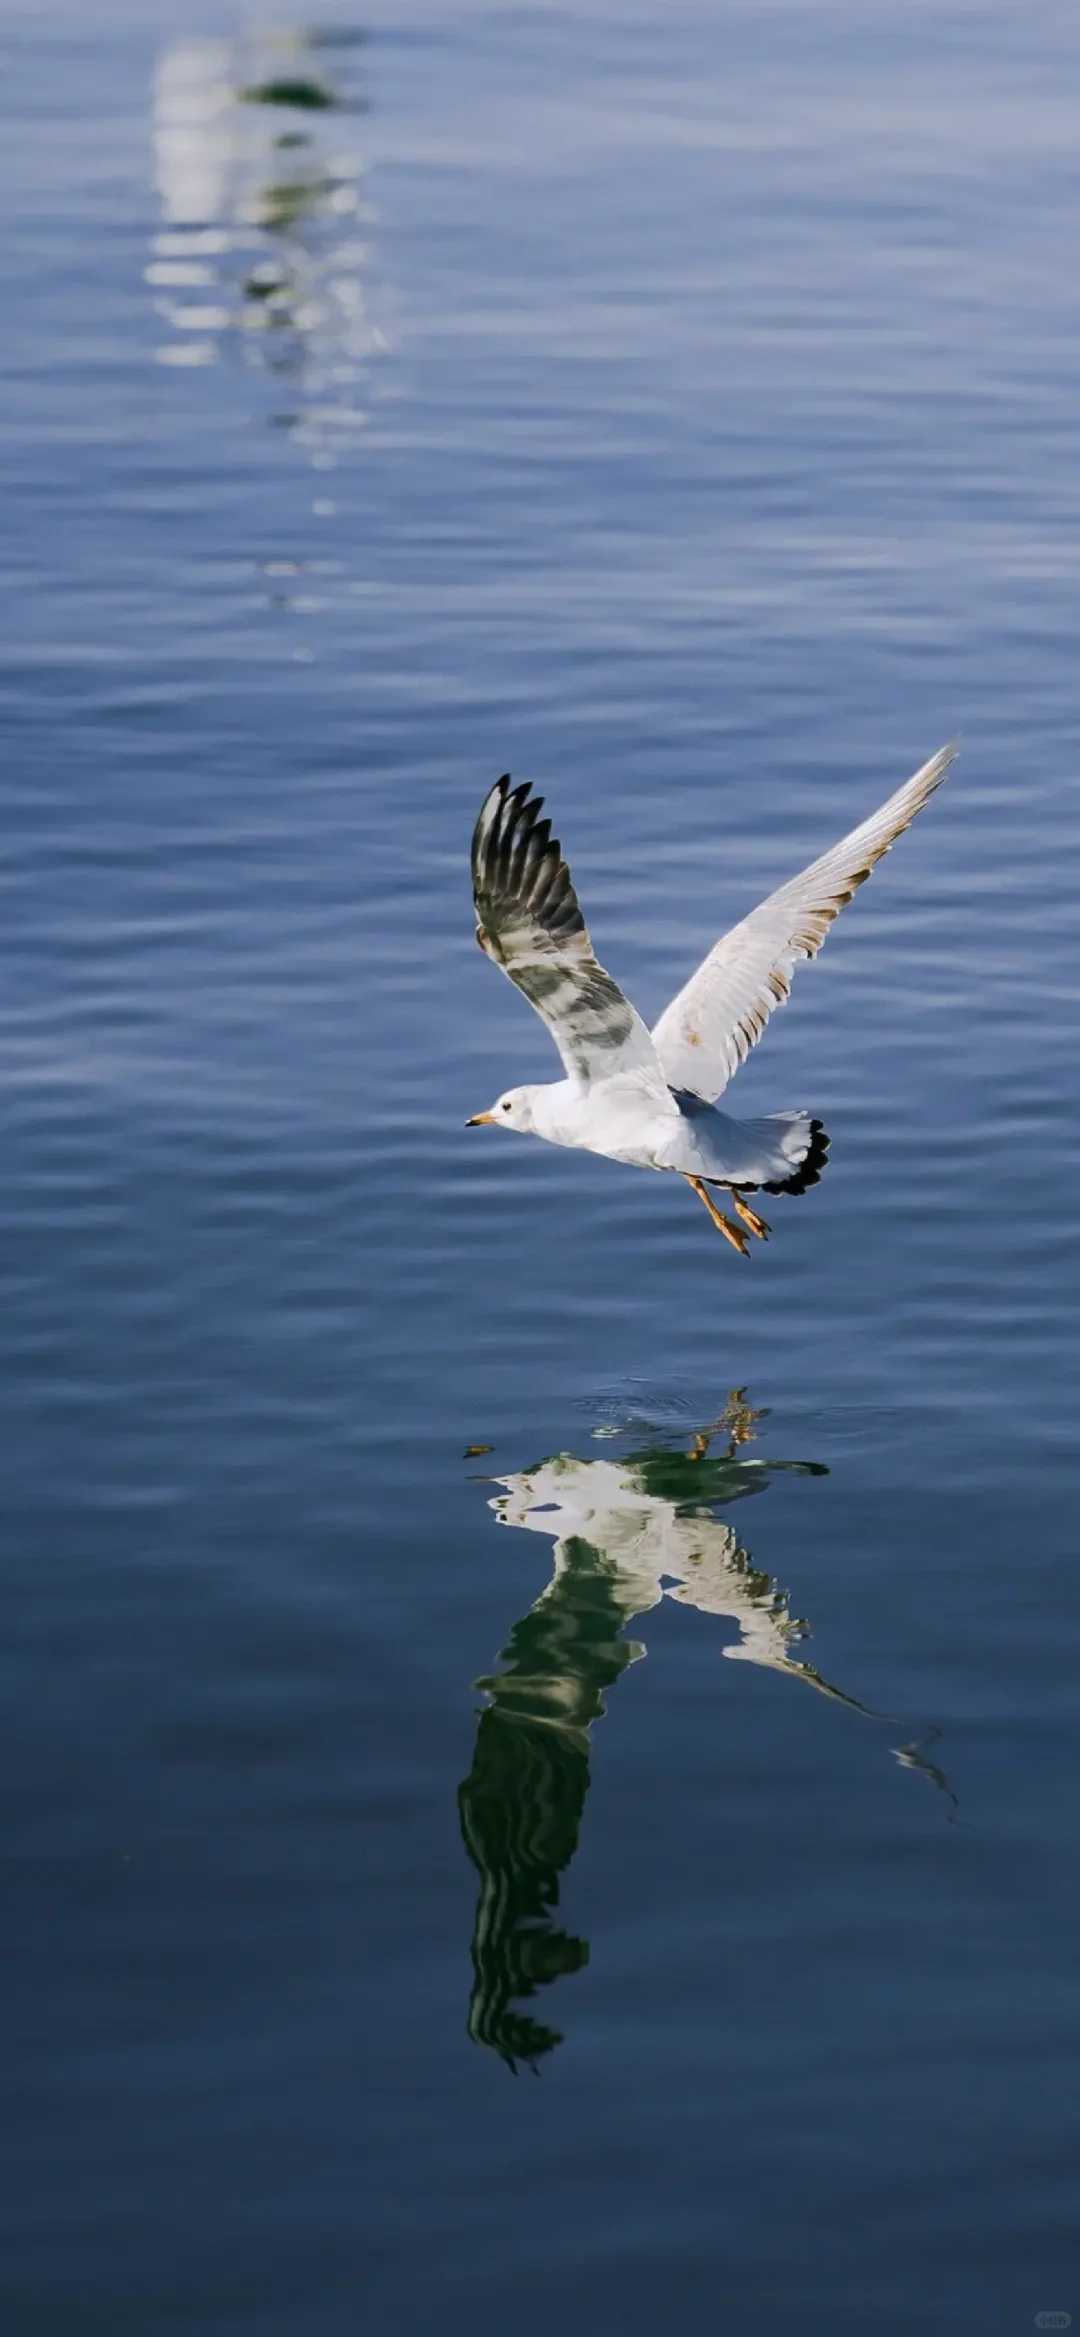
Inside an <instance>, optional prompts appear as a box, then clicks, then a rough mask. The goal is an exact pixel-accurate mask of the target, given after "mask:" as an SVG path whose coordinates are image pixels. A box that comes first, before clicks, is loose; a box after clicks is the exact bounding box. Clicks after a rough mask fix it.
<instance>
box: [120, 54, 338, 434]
mask: <svg viewBox="0 0 1080 2337" xmlns="http://www.w3.org/2000/svg"><path fill="white" fill-rule="evenodd" d="M361 54H362V49H361V44H360V40H359V36H357V35H355V34H353V35H346V34H345V33H343V32H342V33H339V34H337V35H330V34H316V33H307V32H303V31H295V32H273V33H270V32H264V33H259V32H255V33H249V34H245V35H242V36H240V37H238V38H237V39H235V40H195V39H191V40H176V41H173V42H171V43H170V44H169V46H168V48H167V49H166V50H165V51H164V53H163V55H162V56H161V59H160V61H159V64H158V67H157V72H156V75H155V81H154V154H155V181H156V186H157V191H158V195H159V198H160V201H161V211H162V227H161V230H160V232H159V233H158V234H157V235H156V236H155V237H154V245H153V256H152V258H151V260H150V261H149V263H148V265H147V267H146V269H145V277H146V282H147V284H148V285H149V286H150V288H151V291H152V294H153V297H154V304H155V307H156V309H157V312H158V315H159V316H160V318H161V320H162V323H163V325H164V326H165V328H166V334H165V337H164V338H163V339H162V341H161V343H160V344H159V347H158V349H157V351H156V354H157V357H158V360H159V362H160V363H162V364H165V365H209V364H213V363H214V362H215V360H216V359H217V358H218V357H219V356H220V355H222V354H224V352H225V351H226V350H227V349H228V348H236V349H237V350H238V351H240V352H242V354H243V356H244V358H245V359H246V360H247V361H248V362H250V363H252V364H253V365H255V366H256V367H258V368H259V370H260V371H261V372H262V373H263V374H264V375H266V376H269V377H271V378H277V377H279V376H286V377H289V379H290V380H291V383H292V386H293V396H292V400H291V405H292V410H291V412H290V416H289V427H290V429H291V431H292V434H293V435H294V436H295V437H296V438H298V439H299V440H300V441H301V442H302V443H304V444H306V445H307V446H309V447H310V448H311V450H312V454H313V459H314V460H315V462H316V465H320V464H322V465H326V466H329V465H330V464H331V463H332V462H333V460H334V457H335V455H336V454H337V452H338V451H339V450H340V449H341V447H342V446H343V444H346V443H348V442H349V441H351V440H352V439H353V438H354V437H355V434H356V432H357V431H358V430H360V429H361V428H362V427H363V424H364V421H365V418H366V417H365V412H364V405H363V398H362V379H363V371H364V368H365V366H366V364H367V362H368V361H369V360H370V358H371V356H372V355H373V353H374V352H375V351H376V350H377V349H379V348H380V347H381V346H382V345H383V335H382V334H381V332H380V330H379V328H378V326H377V325H376V324H375V323H374V322H373V320H372V317H371V315H370V306H369V301H368V297H367V293H366V290H365V284H364V269H365V265H366V263H367V259H368V246H367V244H366V243H365V241H364V240H363V230H364V228H365V227H366V226H367V225H368V224H369V223H370V220H371V218H372V216H373V214H372V213H371V211H370V209H369V208H368V207H367V206H366V205H365V204H364V203H363V202H362V200H361V184H362V179H363V171H364V164H363V160H362V157H361V156H360V154H359V152H358V151H357V150H356V145H355V139H354V137H351V136H350V132H354V131H355V124H356V120H357V118H358V116H359V114H360V113H361V112H362V109H363V99H362V94H361V89H360V76H359V60H360V56H361Z"/></svg>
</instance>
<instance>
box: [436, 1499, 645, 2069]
mask: <svg viewBox="0 0 1080 2337" xmlns="http://www.w3.org/2000/svg"><path fill="white" fill-rule="evenodd" d="M622 1622H623V1609H622V1606H621V1604H620V1602H619V1601H618V1599H617V1598H614V1597H612V1595H611V1591H610V1585H609V1583H608V1579H607V1577H606V1575H605V1573H604V1571H603V1569H602V1567H601V1565H600V1563H599V1558H598V1553H597V1552H596V1551H595V1550H592V1549H590V1548H589V1546H588V1544H587V1543H584V1542H577V1543H574V1544H572V1545H570V1546H569V1547H568V1549H567V1552H566V1554H565V1557H564V1561H563V1564H562V1566H561V1567H560V1569H559V1572H558V1574H557V1576H556V1579H555V1581H554V1582H553V1583H551V1584H549V1586H548V1589H547V1590H546V1591H545V1592H544V1595H543V1597H542V1598H540V1599H538V1600H537V1602H536V1605H535V1607H533V1608H531V1609H530V1611H529V1613H528V1614H527V1615H525V1616H523V1618H522V1620H521V1622H520V1623H516V1624H515V1625H514V1629H513V1631H512V1632H511V1634H510V1642H509V1645H508V1646H507V1647H505V1648H504V1649H503V1654H502V1661H503V1663H504V1665H505V1667H506V1668H505V1670H503V1671H501V1672H498V1673H496V1674H495V1675H494V1676H493V1677H492V1678H490V1679H486V1680H480V1681H478V1682H477V1686H478V1687H482V1688H484V1689H486V1691H487V1693H488V1695H489V1696H490V1698H491V1702H490V1705H489V1707H488V1709H487V1710H486V1711H485V1712H482V1713H481V1715H480V1722H479V1726H478V1729H477V1736H476V1751H475V1753H474V1756H473V1765H472V1769H471V1770H470V1773H469V1775H468V1777H467V1778H466V1779H465V1781H464V1783H463V1785H462V1787H461V1789H460V1792H459V1795H458V1808H459V1811H460V1815H461V1831H462V1835H463V1838H464V1842H465V1847H466V1849H467V1851H468V1853H469V1857H470V1858H471V1859H472V1862H473V1865H474V1866H475V1867H476V1868H477V1870H478V1872H479V1875H480V1896H479V1899H478V1901H477V1907H476V1921H475V1924H474V1927H473V1946H472V1953H473V1971H474V1983H473V1991H472V1997H471V2000H470V2004H469V2034H470V2036H472V2037H475V2039H476V2040H477V2042H478V2043H479V2044H482V2045H490V2046H492V2047H493V2049H494V2050H495V2052H497V2053H499V2054H501V2056H502V2058H503V2060H504V2061H506V2062H508V2063H509V2065H510V2067H511V2068H512V2069H513V2068H515V2067H516V2066H517V2063H518V2062H519V2061H524V2062H527V2063H528V2064H529V2065H530V2066H532V2067H534V2068H535V2066H536V2063H537V2061H538V2060H539V2059H540V2056H541V2055H542V2054H544V2053H548V2052H550V2051H551V2050H552V2048H553V2047H554V2046H555V2045H557V2044H558V2043H559V2042H560V2032H559V2031H558V2029H552V2028H548V2027H546V2026H545V2025H543V2024H542V2023H540V2022H538V2021H534V2020H532V2019H531V2018H530V2017H529V2016H528V2015H527V2014H525V2013H521V2012H518V2011H516V2010H515V2009H514V2005H513V2001H512V2000H513V1999H514V1998H515V1997H517V1998H521V1997H529V1996H532V1995H534V1994H535V1991H536V1990H537V1988H541V1987H544V1986H546V1985H547V1983H548V1982H550V1981H552V1980H557V1979H559V1978H560V1977H561V1976H562V1975H563V1974H564V1973H567V1972H576V1971H578V1970H579V1969H580V1967H581V1965H582V1964H584V1963H587V1961H588V1955H589V1950H588V1946H587V1944H586V1942H585V1941H584V1940H580V1939H575V1938H574V1937H572V1935H570V1934H569V1933H567V1932H565V1931H561V1930H560V1929H559V1928H558V1926H557V1925H556V1923H555V1922H554V1920H553V1912H554V1909H555V1908H556V1907H557V1906H558V1903H559V1881H560V1877H561V1875H562V1873H563V1870H564V1868H565V1867H567V1866H568V1865H569V1863H570V1860H571V1859H572V1857H573V1855H574V1852H575V1850H576V1849H577V1841H578V1828H579V1826H580V1823H581V1816H582V1812H583V1810H584V1807H585V1797H586V1795H587V1793H588V1790H589V1739H588V1729H589V1724H590V1722H591V1721H593V1720H595V1719H596V1718H597V1717H598V1715H599V1714H600V1713H602V1711H603V1709H604V1702H603V1699H604V1690H605V1689H606V1688H610V1687H611V1686H612V1685H613V1683H614V1682H615V1681H616V1680H617V1679H618V1677H619V1674H620V1673H621V1672H622V1671H624V1670H625V1668H626V1665H627V1664H628V1663H632V1661H633V1659H634V1656H635V1654H636V1653H637V1652H638V1651H637V1650H636V1649H635V1648H634V1646H633V1645H632V1644H631V1642H630V1641H628V1640H626V1639H623V1638H622V1637H621V1636H620V1628H621V1625H622Z"/></svg>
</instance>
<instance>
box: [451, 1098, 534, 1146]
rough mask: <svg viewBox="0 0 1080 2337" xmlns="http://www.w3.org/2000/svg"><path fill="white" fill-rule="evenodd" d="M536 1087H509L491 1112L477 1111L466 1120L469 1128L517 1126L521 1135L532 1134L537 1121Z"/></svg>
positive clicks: (493, 1105)
mask: <svg viewBox="0 0 1080 2337" xmlns="http://www.w3.org/2000/svg"><path fill="white" fill-rule="evenodd" d="M536 1092H537V1091H536V1089H535V1087H508V1088H507V1090H506V1094H505V1095H501V1096H500V1097H499V1099H498V1102H497V1103H494V1104H492V1107H491V1110H490V1112H475V1113H474V1114H473V1117H472V1119H471V1120H466V1122H465V1126H466V1127H467V1128H516V1129H517V1130H518V1133H519V1135H522V1136H531V1135H532V1134H533V1132H534V1129H535V1126H536V1123H535V1120H534V1118H533V1099H534V1097H535V1095H536Z"/></svg>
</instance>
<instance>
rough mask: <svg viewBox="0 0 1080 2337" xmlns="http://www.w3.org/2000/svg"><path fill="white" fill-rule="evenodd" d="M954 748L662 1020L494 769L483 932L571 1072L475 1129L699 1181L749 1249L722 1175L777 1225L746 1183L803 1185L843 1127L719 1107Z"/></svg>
mask: <svg viewBox="0 0 1080 2337" xmlns="http://www.w3.org/2000/svg"><path fill="white" fill-rule="evenodd" d="M954 755H955V748H953V747H951V746H949V747H943V748H942V750H941V753H940V754H938V755H935V756H934V758H933V760H932V762H929V763H925V764H924V765H923V768H922V770H921V771H916V773H915V776H914V778H913V779H909V780H908V781H907V782H906V785H905V786H903V787H899V788H898V789H897V791H896V794H895V795H890V797H889V800H888V802H887V803H883V804H882V806H881V809H880V811H876V812H872V813H871V815H870V818H869V819H868V820H864V821H863V823H862V826H861V827H858V828H853V829H852V832H851V834H850V836H845V837H844V839H843V842H842V843H840V844H835V845H834V846H833V849H832V851H831V852H825V853H823V854H822V856H821V858H820V860H815V861H813V862H812V864H811V866H810V867H809V868H806V869H804V870H803V873H802V875H801V876H796V877H792V879H791V881H790V883H788V884H784V885H781V886H780V888H779V891H778V892H775V893H771V894H770V895H769V898H768V900H767V901H762V903H761V905H760V907H759V908H757V909H753V910H751V913H750V915H749V917H744V918H743V920H742V923H741V924H740V925H733V926H732V928H731V931H730V933H725V934H724V936H723V938H722V939H721V940H720V941H718V942H717V944H716V947H715V948H714V949H711V950H710V951H709V955H708V957H707V958H705V959H704V960H703V962H702V964H701V965H700V966H699V967H698V969H697V972H696V973H695V974H691V976H690V980H689V981H688V982H687V984H686V987H685V989H683V990H680V992H679V994H678V997H677V998H673V999H672V1001H671V1004H670V1006H668V1007H666V1008H665V1010H664V1012H663V1014H662V1015H661V1017H660V1020H659V1022H658V1023H657V1025H656V1028H655V1030H654V1031H652V1032H651V1033H650V1032H649V1031H647V1030H646V1028H645V1025H644V1023H643V1022H642V1020H641V1016H640V1015H639V1014H637V1013H636V1012H635V1010H634V1008H633V1007H632V1006H631V1004H630V1001H629V999H628V998H624V996H623V993H622V991H621V990H620V989H619V987H618V984H617V983H616V982H613V981H612V978H611V975H610V974H608V973H605V971H604V968H603V966H601V965H600V964H598V962H597V959H596V957H595V956H594V954H593V946H592V943H591V941H590V939H589V935H588V931H587V929H586V925H585V920H584V918H583V916H582V914H581V910H580V908H579V907H578V898H577V894H576V893H575V891H574V887H573V884H572V882H571V878H570V871H569V869H568V867H567V865H566V862H565V860H564V859H563V857H562V847H561V845H560V844H559V843H558V841H557V839H556V838H555V837H554V836H553V835H552V833H551V821H550V820H549V819H541V817H540V814H541V812H542V810H543V797H542V796H539V795H533V793H532V789H531V786H530V784H529V781H528V780H524V781H522V783H521V784H520V785H519V786H517V787H512V786H511V784H510V774H509V772H506V773H505V774H504V776H503V777H502V778H501V779H498V780H496V782H495V785H494V787H493V788H492V790H491V793H490V795H489V796H488V797H487V800H486V802H485V804H484V806H483V809H482V811H481V813H480V817H479V819H478V820H477V823H476V829H475V832H474V835H473V844H472V876H473V898H474V900H475V903H476V938H477V940H478V942H479V944H480V947H481V949H482V950H483V951H484V952H485V955H486V956H488V957H489V958H491V959H493V961H494V963H495V964H496V965H497V966H501V967H502V970H503V972H504V974H508V975H509V977H510V980H511V981H512V982H514V983H516V985H517V988H518V989H519V990H520V991H522V993H523V994H524V996H525V997H526V998H527V999H528V1001H529V1004H530V1006H534V1007H535V1008H536V1011H537V1013H538V1014H539V1015H540V1016H541V1018H542V1020H543V1021H544V1022H545V1023H546V1024H547V1027H548V1029H549V1031H550V1032H551V1036H552V1038H553V1039H554V1041H555V1045H556V1047H557V1048H558V1050H559V1054H560V1055H561V1057H562V1061H563V1067H564V1069H565V1073H566V1077H565V1078H564V1079H560V1080H557V1081H553V1082H551V1083H549V1084H545V1085H534V1086H529V1087H511V1088H508V1089H507V1091H506V1093H505V1095H501V1096H500V1097H499V1099H498V1101H497V1103H495V1104H493V1105H492V1108H491V1110H490V1111H489V1112H477V1113H476V1115H475V1117H474V1118H473V1119H471V1120H467V1121H466V1123H465V1124H466V1127H469V1128H483V1127H494V1128H516V1129H518V1130H519V1131H520V1132H521V1133H522V1134H523V1135H529V1136H543V1137H544V1138H546V1140H547V1142H548V1143H549V1144H569V1145H574V1146H577V1147H579V1148H580V1149H582V1150H583V1151H586V1152H599V1153H603V1154H604V1155H605V1157H606V1158H607V1159H608V1160H623V1161H626V1162H628V1163H629V1164H630V1166H631V1167H633V1168H649V1169H671V1170H673V1171H674V1172H675V1173H676V1174H677V1175H679V1176H683V1177H685V1178H686V1181H687V1183H688V1184H689V1185H692V1186H693V1189H694V1191H695V1193H697V1194H698V1195H699V1197H700V1199H701V1200H702V1201H703V1202H704V1204H705V1207H706V1209H707V1210H708V1212H709V1215H710V1217H711V1218H712V1221H713V1224H714V1225H715V1226H716V1227H717V1228H718V1230H719V1231H720V1232H721V1233H722V1234H724V1235H726V1237H727V1239H728V1241H729V1242H731V1243H732V1244H733V1246H734V1248H735V1249H737V1250H740V1251H741V1252H742V1253H743V1255H744V1256H746V1255H748V1253H749V1243H748V1242H747V1239H746V1235H745V1233H744V1232H743V1231H742V1227H741V1226H739V1225H736V1224H734V1222H733V1221H732V1219H731V1218H730V1217H725V1216H724V1214H723V1212H722V1211H721V1210H720V1209H718V1208H717V1206H716V1203H715V1201H714V1200H713V1197H712V1194H711V1192H710V1190H709V1188H710V1186H716V1185H719V1186H723V1187H726V1189H727V1191H728V1192H729V1193H730V1194H731V1197H732V1201H733V1203H734V1207H735V1210H736V1212H737V1214H738V1216H739V1218H740V1219H741V1221H742V1226H745V1227H746V1228H747V1229H748V1230H749V1232H750V1233H752V1234H756V1235H757V1236H758V1238H759V1239H760V1240H761V1241H764V1240H766V1239H767V1237H768V1233H769V1227H768V1226H767V1225H766V1223H765V1220H764V1218H762V1217H759V1216H758V1215H757V1213H756V1211H754V1210H753V1209H751V1208H750V1207H749V1205H748V1203H747V1200H746V1195H747V1194H748V1193H756V1192H759V1191H764V1192H766V1193H805V1191H806V1190H807V1187H808V1186H809V1185H816V1184H817V1182H818V1179H819V1178H820V1176H821V1172H822V1169H823V1167H824V1165H825V1158H826V1155H827V1153H828V1149H829V1138H828V1135H827V1133H826V1131H825V1129H824V1127H823V1126H822V1123H821V1121H820V1120H815V1119H812V1118H811V1116H810V1114H809V1113H808V1112H775V1113H773V1114H772V1115H771V1117H769V1118H768V1119H761V1120H734V1119H731V1118H730V1117H729V1116H728V1114H727V1113H726V1112H720V1111H718V1110H717V1109H716V1106H717V1101H718V1098H719V1097H720V1096H722V1095H723V1093H724V1090H725V1088H726V1087H727V1085H728V1082H729V1080H730V1079H732V1078H733V1077H734V1074H735V1072H736V1071H737V1070H738V1068H739V1065H740V1063H745V1061H746V1058H747V1056H748V1054H749V1052H750V1049H751V1047H752V1046H753V1044H754V1041H755V1040H756V1039H759V1038H760V1036H761V1033H762V1031H763V1030H764V1028H765V1025H766V1023H767V1022H768V1019H769V1016H770V1014H771V1013H772V1010H773V1008H774V1006H780V1005H782V1003H783V1001H784V999H785V998H786V997H787V995H788V992H789V990H790V988H791V976H792V973H793V972H794V969H795V966H796V964H797V962H798V960H799V959H800V958H812V957H816V955H817V952H818V950H819V949H820V948H821V945H822V942H823V941H824V939H825V936H826V934H827V932H828V930H829V927H830V925H831V924H832V921H833V918H834V917H835V916H836V915H837V914H838V912H839V911H840V910H841V909H842V908H843V906H844V903H845V901H850V899H851V896H852V894H853V892H854V891H855V890H856V887H857V886H858V885H861V884H863V883H864V882H865V880H866V878H867V877H868V876H869V874H870V871H871V869H872V868H873V867H874V864H875V862H876V861H878V860H880V859H881V856H882V853H883V852H887V851H888V849H889V846H890V844H893V843H895V841H896V838H897V836H900V835H902V834H903V832H904V829H905V828H908V827H910V825H911V822H912V820H913V819H914V817H915V814H916V812H919V811H921V810H922V807H923V805H924V803H926V802H928V800H929V798H930V796H931V795H932V794H933V793H934V790H935V788H936V787H939V786H940V785H941V782H942V780H943V779H944V777H945V773H946V771H947V770H948V768H949V765H950V763H951V762H952V761H953V759H954Z"/></svg>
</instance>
